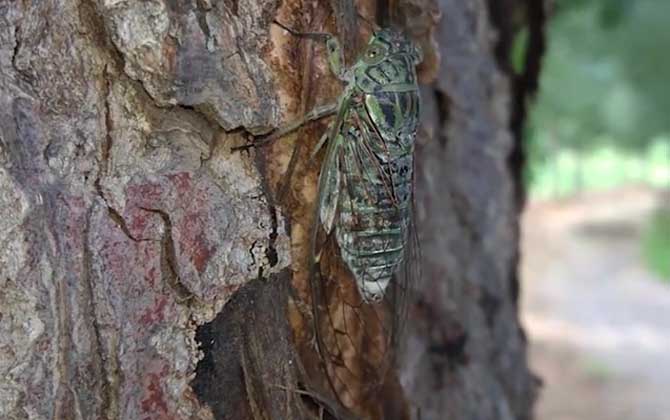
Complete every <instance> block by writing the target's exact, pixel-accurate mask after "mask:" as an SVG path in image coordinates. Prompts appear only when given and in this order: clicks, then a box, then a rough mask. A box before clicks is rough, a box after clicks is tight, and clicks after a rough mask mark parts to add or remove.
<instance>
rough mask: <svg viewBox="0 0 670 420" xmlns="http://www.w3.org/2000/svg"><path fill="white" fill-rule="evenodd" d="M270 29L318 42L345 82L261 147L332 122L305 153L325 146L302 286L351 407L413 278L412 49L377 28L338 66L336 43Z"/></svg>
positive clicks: (390, 345)
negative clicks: (351, 59)
mask: <svg viewBox="0 0 670 420" xmlns="http://www.w3.org/2000/svg"><path fill="white" fill-rule="evenodd" d="M275 23H277V24H278V25H280V26H282V27H283V28H284V29H285V30H287V31H289V32H290V33H292V34H294V35H296V36H304V37H312V38H316V39H319V40H322V41H325V45H326V50H327V53H328V62H329V66H330V69H331V71H332V72H333V73H334V75H335V76H337V77H338V78H339V79H340V80H341V81H342V82H343V83H344V85H345V86H344V90H343V93H342V94H341V96H340V97H339V99H338V101H337V103H336V104H333V105H326V106H320V107H317V108H315V109H314V110H313V111H311V112H309V113H308V114H307V115H306V116H305V117H304V118H303V119H301V120H299V121H296V122H294V123H292V124H288V125H287V126H286V127H284V128H281V129H279V130H277V131H276V132H275V133H273V134H272V135H271V136H269V137H268V138H266V140H265V141H271V140H274V139H277V138H279V137H281V136H283V135H284V134H286V133H288V132H290V131H293V130H295V129H296V128H298V127H300V126H301V125H302V124H304V123H306V122H307V121H311V120H316V119H319V118H323V117H326V116H331V115H334V116H335V118H334V120H333V121H332V122H331V123H330V124H329V126H328V129H327V131H326V132H325V134H324V135H323V137H322V138H321V140H320V141H319V142H318V144H317V146H316V147H315V149H314V151H313V154H312V156H316V154H317V153H318V152H319V150H320V149H322V148H323V146H326V152H325V158H324V161H323V164H322V166H321V171H320V175H319V185H318V197H317V204H316V210H315V220H316V221H315V223H314V228H313V233H312V243H311V273H310V284H311V290H312V308H313V317H314V326H315V337H316V342H317V345H318V350H319V353H320V355H321V357H322V359H323V362H324V363H323V364H324V366H325V371H326V375H327V376H328V382H329V383H330V385H331V387H332V389H333V391H334V392H335V394H336V395H337V396H338V398H340V401H344V402H345V405H348V406H356V405H359V404H360V400H361V399H365V398H369V397H370V395H371V392H373V388H378V387H379V385H380V384H382V383H383V382H384V376H385V372H386V371H387V369H388V367H389V366H390V364H391V363H390V362H391V361H392V358H393V357H392V355H393V351H394V348H395V346H396V345H397V338H398V333H399V330H400V325H401V324H402V319H403V317H404V316H405V313H406V303H407V299H406V297H407V293H408V291H409V290H410V289H411V287H412V285H411V282H413V281H416V280H417V277H418V274H417V273H418V270H417V269H416V268H417V265H416V264H417V251H418V248H417V241H416V236H415V231H414V212H413V208H414V206H413V202H414V181H415V171H414V151H415V138H416V133H417V128H418V125H419V103H420V98H419V88H418V84H417V75H416V69H415V68H416V66H417V64H419V63H420V61H421V59H422V56H421V51H420V49H419V48H418V47H416V46H415V45H414V44H413V43H412V42H411V41H410V40H409V39H408V38H407V37H406V36H405V35H403V34H402V33H401V32H399V31H396V30H392V29H381V30H377V31H375V32H374V33H373V34H372V35H371V37H370V40H369V42H368V44H367V46H366V47H365V49H364V51H363V52H362V54H361V55H360V57H359V58H358V59H357V60H356V62H355V63H354V64H353V65H352V66H350V67H348V68H347V67H345V65H344V58H343V52H342V49H341V47H340V43H339V42H338V40H337V38H336V37H334V36H332V35H330V34H327V33H314V32H311V33H304V32H297V31H295V30H293V29H291V28H288V27H286V26H284V25H282V24H279V23H278V22H275ZM329 250H335V252H332V253H331V252H328V251H329ZM337 251H339V252H337ZM330 254H335V255H339V258H338V259H339V261H340V264H341V265H343V266H344V267H345V270H344V271H345V272H346V273H347V275H346V276H345V277H349V279H345V280H343V279H342V276H341V275H336V274H334V273H337V272H338V270H337V268H336V267H335V268H334V263H333V262H332V258H330V260H331V261H330V262H326V261H325V259H327V258H326V256H327V255H330ZM335 265H336V264H335Z"/></svg>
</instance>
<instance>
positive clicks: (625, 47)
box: [511, 0, 670, 280]
mask: <svg viewBox="0 0 670 420" xmlns="http://www.w3.org/2000/svg"><path fill="white" fill-rule="evenodd" d="M553 6H554V10H553V16H552V17H551V20H550V22H549V28H548V50H547V53H546V56H545V59H544V63H543V64H544V65H543V69H542V74H541V80H540V90H539V93H538V97H537V101H536V103H535V104H534V106H533V107H532V108H531V114H530V117H529V119H528V124H527V126H526V132H525V134H526V135H525V142H526V152H527V157H528V165H527V167H526V174H525V175H526V181H527V183H528V187H529V191H530V195H531V197H544V198H555V197H565V196H569V195H573V194H575V193H578V192H580V191H584V190H594V189H609V188H613V187H617V186H619V185H623V184H631V183H642V184H646V185H651V186H655V187H659V188H665V189H670V54H669V53H670V0H554V2H553ZM526 38H527V35H525V34H523V33H521V34H519V36H518V37H517V39H515V43H514V48H513V49H512V52H511V61H512V64H513V67H515V68H516V66H517V65H522V64H523V61H522V59H523V53H524V51H525V48H526V44H527V39H526ZM642 247H643V255H644V258H645V260H646V262H647V264H648V266H649V267H650V268H651V269H652V270H653V271H655V272H656V273H658V274H659V275H660V276H662V277H663V278H666V279H668V280H670V209H668V208H666V209H665V210H663V211H659V212H658V213H657V214H656V215H655V216H654V217H653V218H652V219H651V220H650V222H649V225H648V227H647V229H646V230H645V232H644V234H643V237H642Z"/></svg>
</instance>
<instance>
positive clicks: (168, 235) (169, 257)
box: [140, 207, 195, 302]
mask: <svg viewBox="0 0 670 420" xmlns="http://www.w3.org/2000/svg"><path fill="white" fill-rule="evenodd" d="M140 209H142V210H144V211H148V212H150V213H154V214H157V215H158V216H159V217H160V218H161V219H162V220H163V225H164V226H165V232H164V233H163V240H162V252H161V254H162V258H161V265H162V266H163V269H162V270H161V272H162V273H164V274H167V276H166V277H164V280H165V281H166V283H167V284H168V285H169V286H170V287H171V288H172V290H173V291H174V292H175V294H176V295H177V297H178V299H179V301H181V302H185V301H189V300H191V299H193V298H194V297H195V295H194V294H193V293H192V292H191V291H190V290H189V288H188V287H187V286H186V285H185V284H184V283H183V282H182V280H181V276H180V275H179V264H178V263H177V251H176V249H175V245H174V239H173V237H172V220H171V219H170V215H169V214H168V213H167V212H165V211H163V210H161V209H156V208H147V207H140Z"/></svg>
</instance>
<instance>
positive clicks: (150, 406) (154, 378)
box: [140, 366, 168, 418]
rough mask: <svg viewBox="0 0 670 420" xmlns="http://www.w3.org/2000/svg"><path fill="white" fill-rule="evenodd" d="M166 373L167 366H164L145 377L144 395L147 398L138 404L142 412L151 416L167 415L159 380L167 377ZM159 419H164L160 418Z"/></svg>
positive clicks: (166, 406)
mask: <svg viewBox="0 0 670 420" xmlns="http://www.w3.org/2000/svg"><path fill="white" fill-rule="evenodd" d="M167 371H168V368H167V366H164V367H163V369H162V370H161V371H160V372H158V373H156V372H151V373H148V374H147V375H146V377H145V378H146V379H145V382H147V384H146V388H145V395H147V397H146V398H144V399H143V400H142V401H141V403H140V404H141V407H142V411H143V412H145V413H152V414H159V413H160V414H167V413H168V405H167V403H166V402H165V395H164V393H163V388H162V387H161V378H162V377H164V376H165V375H167ZM148 418H151V417H148ZM154 418H155V417H154ZM160 418H165V417H163V416H160Z"/></svg>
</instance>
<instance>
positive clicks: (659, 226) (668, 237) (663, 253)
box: [642, 207, 670, 282]
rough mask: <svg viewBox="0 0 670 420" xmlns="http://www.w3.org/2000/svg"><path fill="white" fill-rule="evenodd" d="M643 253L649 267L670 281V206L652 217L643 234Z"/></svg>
mask: <svg viewBox="0 0 670 420" xmlns="http://www.w3.org/2000/svg"><path fill="white" fill-rule="evenodd" d="M642 253H643V255H644V258H645V259H646V260H647V265H648V266H649V268H651V270H653V271H654V272H655V273H656V274H658V275H659V276H661V278H662V279H664V280H666V281H668V282H670V207H665V208H661V209H660V210H658V211H657V212H656V213H655V214H654V215H653V217H652V218H651V220H650V222H649V225H648V226H647V228H646V229H645V232H644V233H643V235H642Z"/></svg>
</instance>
